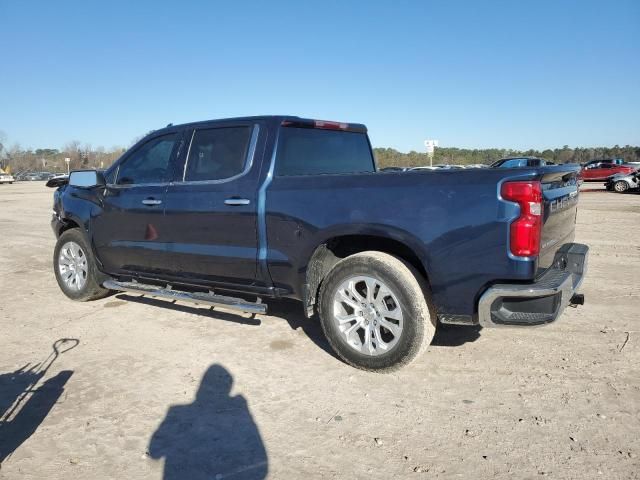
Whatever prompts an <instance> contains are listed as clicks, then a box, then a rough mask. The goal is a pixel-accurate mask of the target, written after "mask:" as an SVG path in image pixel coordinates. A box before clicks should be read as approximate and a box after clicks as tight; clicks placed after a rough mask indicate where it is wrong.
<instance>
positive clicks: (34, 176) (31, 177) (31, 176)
mask: <svg viewBox="0 0 640 480" xmlns="http://www.w3.org/2000/svg"><path fill="white" fill-rule="evenodd" d="M20 180H22V181H25V182H36V181H38V180H42V179H41V178H40V173H39V172H25V173H23V174H22V175H21V176H20Z"/></svg>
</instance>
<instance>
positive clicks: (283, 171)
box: [276, 127, 374, 176]
mask: <svg viewBox="0 0 640 480" xmlns="http://www.w3.org/2000/svg"><path fill="white" fill-rule="evenodd" d="M373 171H374V164H373V156H372V155H371V148H370V147H369V141H368V140H367V135H366V134H364V133H357V132H344V131H338V130H322V129H318V128H297V127H283V128H281V130H280V138H279V140H278V154H277V158H276V175H283V176H284V175H322V174H330V173H357V172H373Z"/></svg>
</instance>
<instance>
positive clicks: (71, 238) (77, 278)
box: [53, 228, 110, 302]
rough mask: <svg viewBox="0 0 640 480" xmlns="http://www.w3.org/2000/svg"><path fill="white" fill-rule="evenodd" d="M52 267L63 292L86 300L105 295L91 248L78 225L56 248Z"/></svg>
mask: <svg viewBox="0 0 640 480" xmlns="http://www.w3.org/2000/svg"><path fill="white" fill-rule="evenodd" d="M53 269H54V271H55V275H56V280H57V281H58V286H59V287H60V290H62V293H64V294H65V295H66V296H67V297H69V298H70V299H72V300H77V301H80V302H87V301H89V300H97V299H99V298H103V297H106V296H107V295H109V293H110V291H109V290H107V289H105V288H102V286H101V284H100V282H99V277H100V275H99V272H98V269H97V267H96V262H95V259H94V258H93V254H92V253H91V249H90V248H89V245H87V242H86V241H85V239H84V237H83V236H82V233H80V231H79V230H78V229H77V228H72V229H70V230H67V231H66V232H64V233H63V234H62V235H60V237H59V238H58V242H57V243H56V248H55V249H54V251H53Z"/></svg>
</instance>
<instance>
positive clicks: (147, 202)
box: [142, 198, 162, 205]
mask: <svg viewBox="0 0 640 480" xmlns="http://www.w3.org/2000/svg"><path fill="white" fill-rule="evenodd" d="M142 203H143V204H144V205H160V204H161V203H162V200H156V199H154V198H145V199H144V200H142Z"/></svg>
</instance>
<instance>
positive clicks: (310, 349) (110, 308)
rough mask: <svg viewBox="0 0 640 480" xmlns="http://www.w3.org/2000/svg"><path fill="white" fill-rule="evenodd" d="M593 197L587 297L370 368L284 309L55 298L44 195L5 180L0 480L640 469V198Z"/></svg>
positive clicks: (583, 211) (629, 473)
mask: <svg viewBox="0 0 640 480" xmlns="http://www.w3.org/2000/svg"><path fill="white" fill-rule="evenodd" d="M598 188H599V187H597V186H595V187H594V186H593V185H587V186H586V188H585V191H584V192H583V194H582V195H581V200H580V207H579V213H578V227H577V235H576V240H577V241H579V242H582V243H587V244H588V245H589V246H590V248H591V254H590V259H589V272H588V275H587V278H586V281H585V283H584V284H583V288H582V291H583V292H584V293H585V296H586V305H584V306H583V307H581V308H578V309H568V311H567V312H566V313H565V314H564V315H563V317H562V318H561V319H560V321H559V322H557V323H556V324H555V325H552V326H548V327H544V328H533V329H520V330H514V329H486V330H478V329H474V328H455V327H450V328H446V329H442V330H441V331H440V332H439V333H438V335H437V337H436V340H435V342H434V344H433V345H432V346H431V347H430V348H429V351H428V352H427V354H426V355H425V356H424V357H422V358H421V359H420V360H419V361H417V362H416V363H414V364H413V365H412V366H410V367H409V368H406V369H404V370H402V371H400V372H398V373H396V374H392V375H377V374H370V373H365V372H361V371H358V370H355V369H353V368H351V367H348V366H347V365H345V364H343V363H341V362H340V361H339V360H337V359H336V358H335V357H333V356H332V354H331V353H330V351H329V350H328V346H327V344H326V342H325V341H324V339H323V337H322V334H321V331H320V328H319V326H318V324H317V322H315V321H313V320H306V319H305V317H304V315H303V314H302V309H301V307H300V306H299V305H298V304H296V303H295V302H280V303H277V304H272V305H270V315H268V316H257V317H256V318H252V317H251V316H249V315H244V316H243V315H237V314H231V313H226V312H223V311H220V310H216V311H211V310H208V309H206V308H193V307H189V306H186V305H184V306H183V305H172V304H169V303H166V302H161V301H155V300H147V299H141V298H139V297H135V296H127V295H115V296H112V297H109V298H107V299H104V300H101V301H98V302H93V303H86V304H80V303H74V302H72V301H70V300H67V299H66V298H65V297H64V296H63V295H62V293H61V292H60V291H59V289H58V286H57V284H56V282H55V279H54V276H53V273H52V267H51V256H52V250H53V245H54V237H53V234H52V232H51V230H50V227H49V219H50V215H51V193H52V191H51V190H49V189H47V188H45V187H44V185H43V184H42V183H41V182H37V183H27V184H25V183H21V184H20V183H19V184H14V185H0V232H1V234H0V238H1V239H2V244H3V245H2V247H3V248H2V249H1V250H0V332H1V334H2V341H1V343H0V414H2V416H1V417H0V418H1V419H2V421H1V422H0V462H1V468H0V478H3V479H4V478H7V479H22V478H25V479H26V478H54V479H58V478H60V479H62V478H91V479H93V478H114V479H125V478H126V479H134V478H163V476H164V478H167V479H177V478H185V479H192V478H207V479H220V478H233V479H236V478H264V477H265V476H267V477H268V478H292V479H300V478H365V477H366V478H381V479H390V478H398V477H407V478H451V477H453V478H490V477H493V478H539V477H541V476H548V477H550V478H559V479H564V478H567V479H569V478H570V479H590V478H602V479H618V478H621V479H629V478H632V479H633V478H636V479H637V478H640V473H639V472H640V458H639V456H640V373H639V372H638V366H639V365H640V348H639V345H640V329H639V328H638V304H639V301H640V287H639V286H638V280H639V279H640V273H639V272H640V195H636V194H627V195H620V194H614V193H608V192H604V191H602V190H598ZM59 339H74V340H67V341H60V342H58V344H57V347H58V348H59V349H60V350H64V349H68V350H67V351H66V352H64V353H61V354H60V355H59V356H58V357H57V358H56V359H55V360H54V361H53V363H52V364H51V366H50V368H48V369H47V370H45V368H46V366H47V365H46V364H44V363H43V362H45V363H47V364H48V363H50V361H51V360H52V356H50V355H51V354H52V344H54V342H56V341H57V340H59ZM48 356H49V357H48ZM47 359H48V360H47ZM15 403H17V404H18V405H17V408H15V409H13V411H11V410H12V407H11V405H12V404H15Z"/></svg>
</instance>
